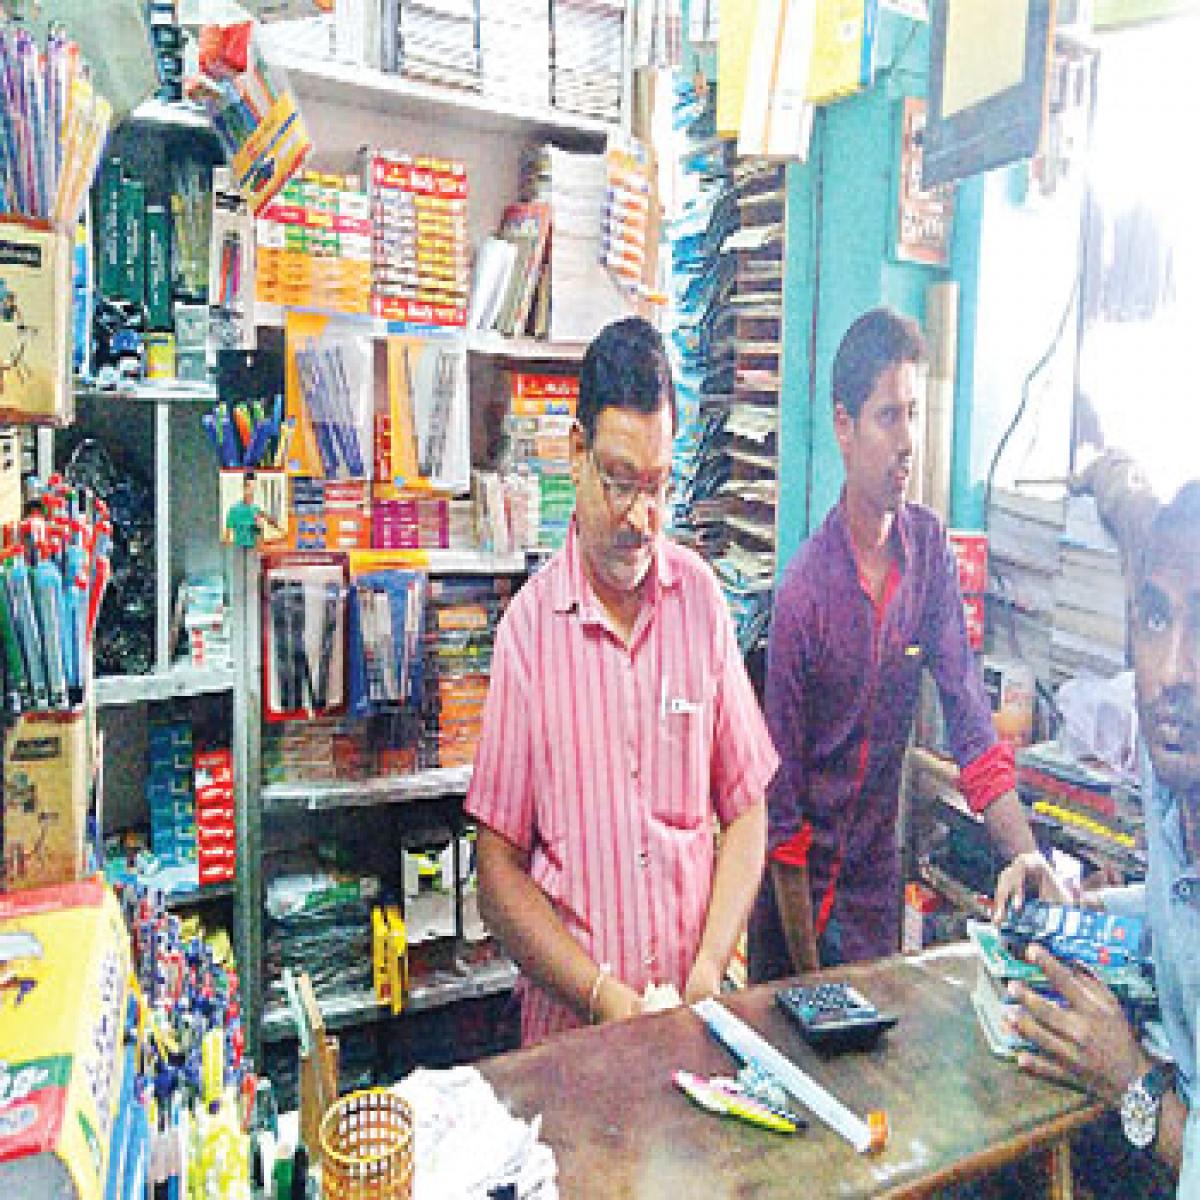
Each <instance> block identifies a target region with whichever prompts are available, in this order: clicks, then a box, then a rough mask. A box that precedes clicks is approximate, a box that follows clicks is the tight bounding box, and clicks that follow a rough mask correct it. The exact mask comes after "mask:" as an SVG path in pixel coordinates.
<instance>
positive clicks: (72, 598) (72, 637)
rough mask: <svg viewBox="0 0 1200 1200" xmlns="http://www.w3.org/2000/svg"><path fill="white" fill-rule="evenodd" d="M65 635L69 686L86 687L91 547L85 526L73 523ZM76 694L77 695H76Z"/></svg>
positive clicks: (65, 589) (66, 566) (67, 562)
mask: <svg viewBox="0 0 1200 1200" xmlns="http://www.w3.org/2000/svg"><path fill="white" fill-rule="evenodd" d="M63 564H64V570H65V578H64V580H63V618H64V623H65V626H66V633H65V636H64V638H63V648H64V650H65V654H64V656H63V657H64V659H65V660H66V669H67V687H68V688H69V689H70V690H71V691H73V692H81V691H82V688H83V674H84V670H83V662H84V643H85V641H86V630H87V551H86V550H85V549H84V548H83V526H82V524H80V523H78V522H77V521H72V523H71V540H70V541H69V542H68V543H67V547H66V550H65V551H64V554H63ZM72 698H74V697H72Z"/></svg>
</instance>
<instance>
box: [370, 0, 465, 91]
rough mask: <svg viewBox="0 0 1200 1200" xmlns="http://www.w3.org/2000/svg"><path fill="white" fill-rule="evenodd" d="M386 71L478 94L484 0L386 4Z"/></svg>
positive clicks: (383, 55) (399, 0)
mask: <svg viewBox="0 0 1200 1200" xmlns="http://www.w3.org/2000/svg"><path fill="white" fill-rule="evenodd" d="M381 27H382V31H383V47H382V52H381V59H382V65H383V69H384V70H385V71H395V72H397V73H398V74H400V75H404V76H406V77H407V78H409V79H418V80H421V81H422V82H424V83H434V84H438V85H440V86H443V87H459V88H468V89H470V90H472V91H478V90H479V88H480V86H481V82H482V78H481V72H480V65H481V64H480V55H479V10H478V0H383V15H382V18H381Z"/></svg>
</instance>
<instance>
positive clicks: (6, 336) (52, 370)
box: [0, 17, 112, 424]
mask: <svg viewBox="0 0 1200 1200" xmlns="http://www.w3.org/2000/svg"><path fill="white" fill-rule="evenodd" d="M111 118H112V110H111V108H110V106H109V103H108V101H107V100H105V99H104V97H103V96H100V95H98V94H97V92H96V90H95V88H94V87H93V86H92V84H91V81H90V80H89V79H88V77H87V72H86V68H85V67H84V66H83V64H82V62H81V61H80V55H79V48H78V47H77V46H76V45H75V44H74V43H73V42H70V41H69V40H68V39H67V37H66V35H65V34H64V33H63V32H62V29H61V27H59V26H54V27H52V28H51V30H50V33H49V34H48V37H47V41H46V46H45V49H44V51H43V49H42V48H41V47H39V45H38V44H37V41H36V40H35V39H34V37H33V35H32V34H31V33H30V32H29V31H28V30H27V29H24V28H22V27H21V26H19V25H16V24H11V23H9V22H7V21H5V20H4V19H3V18H2V17H0V420H4V421H13V422H26V421H29V422H41V423H48V424H62V423H65V422H68V421H70V420H71V417H72V414H73V408H74V397H73V393H72V390H71V347H72V330H71V302H72V289H71V278H72V274H71V272H72V246H73V241H74V235H75V226H76V224H77V223H78V221H79V217H80V214H81V212H82V210H83V205H84V201H85V200H86V198H87V193H88V188H89V187H90V186H91V182H92V177H93V175H94V174H95V172H96V167H97V165H98V163H99V161H100V155H101V152H102V151H103V149H104V142H105V139H106V137H107V136H108V126H109V122H110V120H111Z"/></svg>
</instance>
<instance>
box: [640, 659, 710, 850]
mask: <svg viewBox="0 0 1200 1200" xmlns="http://www.w3.org/2000/svg"><path fill="white" fill-rule="evenodd" d="M676 679H677V681H676V682H672V681H671V679H669V678H667V677H664V679H663V686H662V692H661V695H660V699H659V707H658V719H657V722H656V724H657V726H658V728H657V729H656V730H655V734H656V736H657V738H658V743H659V744H658V746H657V747H655V748H654V749H653V750H652V754H653V756H654V758H656V759H657V769H656V770H655V772H654V773H653V776H652V780H651V788H652V794H651V797H650V811H651V815H652V816H653V817H654V818H655V819H656V820H657V821H659V822H660V823H661V824H664V825H668V826H672V827H674V828H678V829H696V828H698V827H700V826H701V825H702V824H703V823H704V821H705V820H706V819H707V818H708V816H709V814H710V812H711V809H712V805H711V787H712V780H711V773H712V771H711V768H712V747H713V723H714V721H715V719H716V718H715V712H716V703H715V695H714V689H713V686H712V685H711V684H707V685H706V682H705V681H700V680H697V679H696V678H695V677H694V676H693V677H692V678H690V679H689V678H687V676H686V675H680V676H677V677H676Z"/></svg>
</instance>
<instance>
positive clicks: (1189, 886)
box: [1175, 879, 1196, 902]
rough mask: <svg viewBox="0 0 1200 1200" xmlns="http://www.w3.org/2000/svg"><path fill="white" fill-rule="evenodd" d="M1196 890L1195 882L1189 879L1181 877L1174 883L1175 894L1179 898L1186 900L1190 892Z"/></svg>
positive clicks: (1189, 896)
mask: <svg viewBox="0 0 1200 1200" xmlns="http://www.w3.org/2000/svg"><path fill="white" fill-rule="evenodd" d="M1195 890H1196V886H1195V884H1193V883H1192V881H1191V880H1190V879H1181V880H1180V881H1179V882H1178V883H1177V884H1176V885H1175V896H1176V898H1177V899H1179V900H1183V901H1185V902H1186V901H1188V900H1190V899H1191V898H1192V893H1193V892H1194V891H1195Z"/></svg>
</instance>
